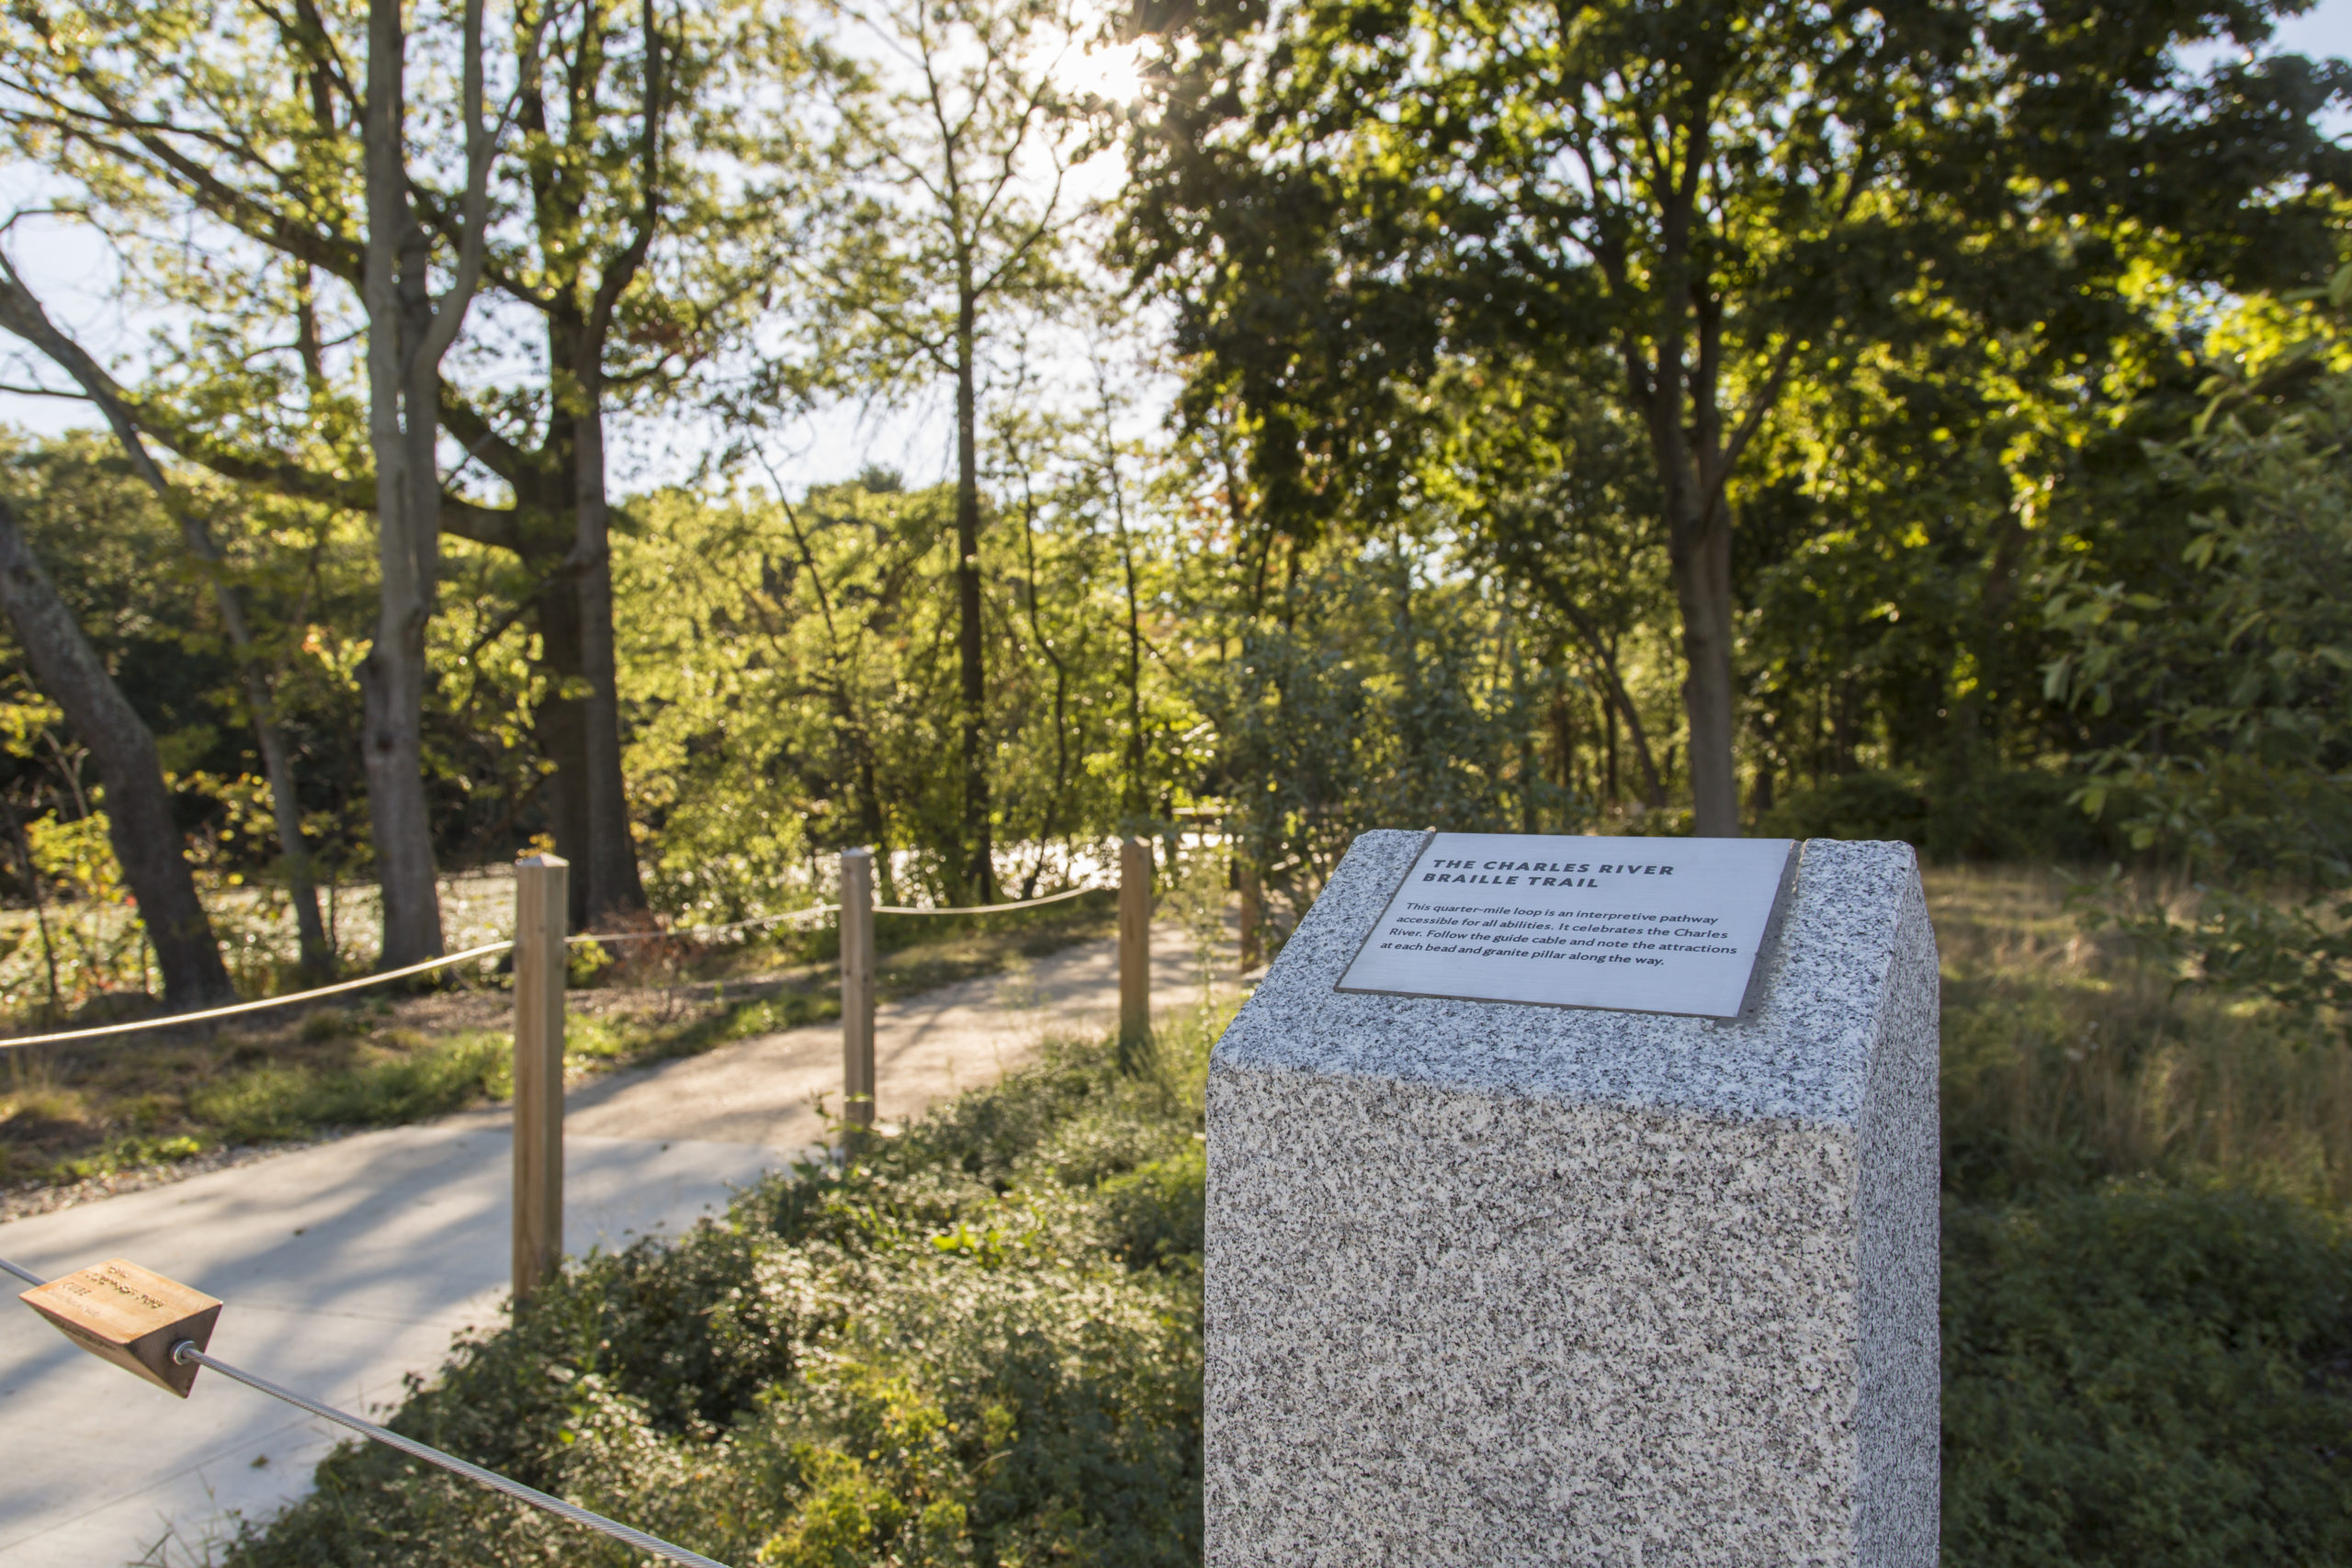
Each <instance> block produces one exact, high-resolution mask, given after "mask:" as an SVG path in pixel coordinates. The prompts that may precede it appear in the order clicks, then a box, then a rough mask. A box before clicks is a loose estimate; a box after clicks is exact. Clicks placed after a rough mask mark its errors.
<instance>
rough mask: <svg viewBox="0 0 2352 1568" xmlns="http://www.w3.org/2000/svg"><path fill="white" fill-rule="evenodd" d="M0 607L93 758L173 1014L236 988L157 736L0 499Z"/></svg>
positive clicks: (118, 853)
mask: <svg viewBox="0 0 2352 1568" xmlns="http://www.w3.org/2000/svg"><path fill="white" fill-rule="evenodd" d="M0 609H5V610H6V612H7V615H8V619H9V622H10V623H11V624H12V625H13V626H15V627H16V628H17V641H18V642H19V643H20V644H21V645H22V646H23V649H24V654H25V662H26V663H27V664H28V665H29V666H30V667H31V669H32V672H33V676H34V678H35V679H36V680H37V681H39V682H40V688H41V690H42V692H43V693H45V694H47V695H48V696H49V698H50V700H51V701H52V702H54V703H56V704H57V705H58V706H59V707H60V708H62V709H63V710H64V713H65V717H66V721H67V722H68V723H70V724H72V725H73V727H74V733H75V734H77V735H79V736H81V738H82V740H83V742H84V744H85V745H87V746H88V747H89V748H90V754H91V755H92V756H93V757H94V758H95V759H96V761H97V764H98V776H99V777H100V778H101V779H103V780H104V781H105V783H106V789H107V798H106V813H107V838H108V839H109V840H111V841H112V843H113V845H114V852H115V858H116V859H117V860H118V861H119V862H121V863H122V873H123V876H124V877H125V879H127V880H128V881H129V882H130V891H131V896H132V897H135V898H137V899H138V900H139V918H140V921H141V924H142V925H144V926H145V928H146V930H147V935H148V939H149V940H150V941H151V942H153V945H154V948H155V961H156V966H157V967H158V968H160V969H161V970H162V971H163V976H164V1001H165V1002H166V1003H167V1004H168V1005H170V1006H171V1007H172V1008H173V1009H175V1010H178V1011H183V1012H185V1011H187V1010H191V1009H195V1008H200V1007H206V1006H209V1005H210V1004H212V1003H215V1002H222V1001H227V1000H230V999H232V997H233V995H234V993H233V992H232V989H231V987H230V985H229V971H228V968H227V966H226V965H224V964H222V963H221V962H220V946H219V944H218V943H216V942H214V941H213V939H212V922H211V921H210V920H209V919H208V918H207V917H206V915H205V913H204V906H203V904H202V903H200V902H199V901H198V898H197V896H196V878H195V876H194V874H192V873H190V871H189V870H188V864H187V852H186V845H185V843H184V841H183V840H182V838H181V835H180V830H179V826H178V824H177V823H175V821H174V820H173V819H172V797H171V792H170V791H169V790H168V789H167V788H166V787H165V786H164V767H163V762H162V760H161V759H160V758H159V757H158V756H157V754H156V751H155V738H154V736H153V734H151V733H150V732H149V731H148V728H147V726H146V725H145V723H144V722H142V721H141V719H140V717H139V715H138V714H137V713H136V712H135V711H133V709H132V708H131V705H130V702H129V701H128V700H127V699H125V698H124V696H123V694H122V691H121V688H119V686H117V685H116V684H115V682H114V677H113V676H112V675H110V674H108V673H107V667H106V664H105V662H104V661H103V660H100V659H99V657H98V650H97V649H95V648H93V647H91V646H90V640H89V638H87V637H84V636H83V635H82V628H81V627H80V626H77V625H75V624H74V617H73V615H71V614H70V613H69V612H68V611H67V610H66V608H65V605H64V604H63V603H62V601H61V600H60V599H59V598H58V597H57V590H56V588H55V587H54V586H53V585H52V584H51V582H50V581H49V577H48V575H47V574H46V573H44V572H43V571H42V570H41V569H40V562H38V561H37V560H35V559H34V558H33V555H32V551H31V548H30V547H28V545H27V544H26V542H25V536H24V530H23V528H22V526H21V525H19V524H18V522H17V514H16V510H15V509H14V508H13V507H11V506H9V505H8V504H7V503H6V502H5V501H0Z"/></svg>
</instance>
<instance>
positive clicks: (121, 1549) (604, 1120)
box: [0, 925, 1229, 1568]
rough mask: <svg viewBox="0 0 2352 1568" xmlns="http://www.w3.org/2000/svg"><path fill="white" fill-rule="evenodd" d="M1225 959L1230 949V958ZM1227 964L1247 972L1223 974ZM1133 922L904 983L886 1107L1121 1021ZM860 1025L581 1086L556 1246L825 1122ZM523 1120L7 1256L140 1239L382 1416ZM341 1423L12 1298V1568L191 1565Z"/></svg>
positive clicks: (289, 1163)
mask: <svg viewBox="0 0 2352 1568" xmlns="http://www.w3.org/2000/svg"><path fill="white" fill-rule="evenodd" d="M1152 948H1153V951H1152V960H1153V963H1152V969H1153V976H1152V978H1153V991H1154V995H1155V998H1156V999H1157V1000H1158V1001H1159V1002H1160V1003H1162V1004H1163V1005H1166V1004H1171V1003H1175V1002H1178V1001H1181V1000H1183V999H1185V998H1186V997H1187V996H1188V995H1189V994H1191V992H1192V990H1193V987H1196V986H1197V984H1198V979H1197V970H1196V969H1195V968H1194V966H1193V957H1192V952H1191V949H1190V947H1189V945H1188V943H1187V942H1186V940H1185V938H1184V936H1183V934H1182V931H1179V930H1178V929H1176V928H1174V927H1173V926H1166V925H1163V926H1159V927H1156V928H1155V929H1154V931H1153V943H1152ZM1228 964H1229V960H1228ZM1228 973H1229V971H1228ZM1117 992H1118V974H1117V962H1116V957H1115V953H1114V944H1113V943H1112V942H1086V943H1083V944H1080V945H1079V946H1075V947H1071V948H1067V949H1064V950H1062V951H1061V952H1059V953H1051V954H1048V955H1046V956H1045V957H1041V958H1037V959H1034V960H1029V961H1027V962H1026V963H1024V964H1017V965H1015V967H1014V968H1012V970H1010V971H1009V972H1007V973H1005V974H1002V975H998V976H988V977H985V978H981V979H975V980H966V981H962V982H959V983H957V984H955V985H950V986H945V987H940V988H939V989H937V990H933V991H929V992H925V993H923V994H922V995H920V996H916V997H912V998H906V999H903V1000H900V1001H897V1002H890V1003H885V1004H884V1005H883V1006H882V1007H881V1008H880V1009H879V1010H878V1015H877V1020H876V1023H877V1041H876V1067H877V1074H876V1076H877V1078H878V1080H879V1088H878V1095H877V1099H878V1101H879V1109H880V1114H881V1116H882V1118H883V1119H884V1120H885V1121H887V1122H898V1121H903V1120H905V1119H906V1118H908V1117H910V1116H912V1115H915V1114H917V1113H919V1112H920V1111H922V1110H923V1109H924V1108H925V1107H926V1106H928V1105H930V1104H932V1103H933V1102H934V1101H935V1100H941V1099H944V1098H945V1097H947V1096H949V1095H952V1094H954V1093H955V1092H956V1091H957V1090H958V1089H966V1088H970V1087H973V1086H974V1085H977V1084H980V1083H985V1082H988V1081H990V1080H992V1079H994V1078H995V1077H997V1076H998V1075H999V1074H1000V1073H1001V1072H1002V1071H1003V1070H1004V1069H1005V1068H1006V1067H1008V1066H1012V1065H1014V1064H1015V1063H1017V1062H1018V1061H1020V1060H1022V1059H1023V1057H1025V1056H1026V1055H1028V1054H1029V1053H1030V1052H1031V1051H1032V1050H1033V1049H1034V1048H1035V1044H1036V1043H1037V1042H1038V1041H1039V1040H1041V1039H1043V1038H1044V1037H1046V1035H1048V1034H1053V1033H1063V1032H1091V1031H1099V1030H1102V1029H1104V1028H1107V1027H1109V1026H1111V1025H1112V1024H1113V1023H1114V1022H1115V1020H1116V1016H1117V1008H1118V997H1117ZM841 1072H842V1055H841V1029H840V1026H839V1025H838V1024H815V1025H809V1026H807V1027H804V1028H799V1029H793V1030H787V1031H786V1032H782V1033H778V1034H772V1035H764V1036H760V1037H757V1038H753V1039H750V1040H745V1041H741V1042H739V1043H734V1044H731V1045H728V1046H724V1047H721V1048H719V1049H718V1050H714V1051H711V1052H709V1053H707V1054H706V1055H700V1056H692V1057H684V1058H681V1059H678V1060H675V1061H671V1062H666V1063H661V1064H656V1065H654V1066H649V1067H642V1068H637V1069H632V1070H629V1071H627V1072H622V1073H616V1074H613V1075H611V1076H609V1077H603V1078H599V1079H594V1080H592V1081H590V1082H588V1083H586V1084H583V1085H580V1086H577V1087H575V1088H574V1089H571V1091H570V1093H569V1094H568V1096H567V1103H566V1115H565V1173H564V1179H565V1200H566V1201H565V1216H564V1245H565V1247H566V1249H567V1250H568V1251H571V1252H575V1253H576V1252H583V1251H585V1250H587V1249H588V1248H590V1247H620V1246H626V1245H628V1243H629V1242H632V1241H634V1240H636V1239H637V1238H639V1237H640V1236H646V1235H660V1234H664V1233H668V1234H675V1233H676V1232H678V1231H680V1230H683V1229H684V1228H686V1227H688V1226H691V1225H692V1224H694V1223H695V1220H696V1219H698V1218H699V1217H701V1216H702V1215H703V1214H705V1213H709V1212H711V1211H713V1210H716V1209H718V1208H719V1207H721V1206H722V1205H723V1204H724V1202H725V1201H726V1199H727V1196H728V1194H729V1190H731V1189H733V1188H736V1187H740V1186H742V1185H745V1184H747V1183H749V1182H752V1181H753V1180H755V1179H758V1178H759V1176H760V1175H761V1174H762V1173H763V1171H765V1170H767V1169H770V1168H774V1167H775V1166H776V1165H778V1164H780V1163H783V1162H785V1161H787V1160H789V1159H791V1158H792V1157H794V1156H797V1155H800V1154H804V1153H807V1152H809V1150H810V1149H812V1147H814V1146H815V1145H820V1143H821V1141H822V1140H823V1138H824V1123H823V1122H822V1120H821V1118H820V1115H819V1113H818V1111H817V1110H816V1108H815V1104H814V1101H815V1100H816V1097H817V1096H818V1095H820V1094H822V1095H824V1096H825V1097H826V1100H827V1103H828V1108H829V1109H832V1110H838V1109H839V1106H840V1098H841ZM512 1151H513V1139H512V1136H511V1133H510V1123H509V1120H508V1117H507V1114H506V1112H505V1111H503V1110H497V1111H473V1112H468V1113H465V1114H462V1115H458V1116H452V1117H447V1118H444V1119H442V1120H440V1121H437V1122H428V1123H424V1124H422V1125H417V1126H409V1127H395V1128H389V1129H386V1130H383V1131H380V1132H373V1133H366V1134H356V1135H355V1136H352V1137H347V1138H343V1139H340V1140H337V1141H335V1142H333V1143H328V1144H323V1145H315V1146H312V1147H308V1148H303V1149H300V1150H297V1151H295V1152H293V1153H289V1154H286V1155H282V1156H277V1157H275V1158H270V1159H265V1160H261V1161H258V1162H255V1163H254V1164H250V1165H243V1166H238V1167H234V1168H230V1169H226V1170H218V1171H213V1172H211V1173H209V1174H208V1175H204V1176H198V1177H192V1178H190V1179H187V1180H186V1181H181V1182H177V1183H175V1184H172V1185H169V1186H164V1187H155V1188H150V1189H147V1190H142V1191H137V1192H130V1193H126V1194H124V1195H122V1196H120V1197H116V1198H110V1199H107V1200H104V1201H97V1202H92V1203H85V1204H82V1205H80V1206H78V1207H75V1208H71V1209H64V1210H60V1211H58V1212H56V1213H48V1214H40V1215H34V1216H31V1217H29V1218H26V1219H20V1220H16V1221H12V1222H10V1223H8V1224H0V1255H5V1256H6V1257H8V1258H13V1259H14V1260H16V1261H17V1262H18V1263H20V1264H22V1265H25V1266H26V1267H28V1268H31V1269H35V1270H38V1271H40V1272H41V1273H43V1274H46V1275H50V1276H52V1277H53V1276H55V1275H60V1274H63V1273H67V1272H69V1271H71V1270H73V1269H78V1268H82V1267H84V1266H85V1265H87V1264H91V1263H96V1262H100V1261H103V1260H105V1259H107V1258H129V1259H130V1260H132V1261H133V1262H136V1263H139V1264H141V1265H144V1266H145V1267H147V1268H149V1269H154V1270H156V1271H157V1272H159V1273H162V1274H165V1275H168V1276H170V1277H171V1278H173V1279H175V1280H180V1281H181V1282H183V1283H185V1284H187V1285H191V1286H194V1287H195V1288H197V1289H198V1290H200V1291H203V1292H207V1293H209V1294H211V1295H214V1296H218V1297H220V1299H221V1300H222V1301H223V1302H225V1303H227V1304H226V1306H225V1307H224V1308H223V1310H222V1312H221V1314H220V1327H219V1329H218V1331H217V1333H216V1335H215V1337H214V1338H213V1342H212V1347H211V1348H212V1350H213V1352H214V1353H215V1354H218V1355H220V1356H221V1357H223V1358H225V1359H229V1360H231V1361H235V1362H238V1363H241V1364H243V1365H244V1366H247V1367H250V1368H252V1369H253V1370H254V1371H257V1372H260V1373H261V1374H263V1375H264V1376H266V1377H269V1378H271V1379H273V1380H274V1381H276V1382H281V1383H284V1384H287V1385H288V1386H290V1387H292V1388H295V1389H297V1390H300V1392H302V1393H309V1394H311V1395H313V1396H315V1397H318V1398H321V1399H323V1400H326V1401H327V1402H329V1403H331V1404H342V1405H344V1406H345V1408H356V1409H358V1410H361V1411H363V1412H367V1411H374V1410H381V1409H384V1408H386V1407H389V1406H390V1405H391V1404H396V1403H397V1402H398V1400H399V1397H400V1394H401V1380H402V1379H403V1378H405V1377H407V1376H409V1375H412V1374H419V1375H429V1374H430V1373H431V1372H432V1371H433V1370H434V1369H435V1367H436V1366H438V1365H439V1363H440V1361H441V1359H442V1358H443V1356H444V1355H445V1354H446V1353H447V1349H448V1346H449V1340H450V1337H451V1336H452V1335H454V1334H456V1333H458V1331H459V1330H461V1329H463V1328H465V1327H466V1326H467V1325H472V1324H481V1325H488V1324H490V1323H492V1322H493V1321H495V1320H496V1318H497V1317H498V1316H499V1314H500V1313H501V1303H502V1301H503V1297H504V1295H505V1292H506V1290H507V1283H508V1278H509V1263H510V1254H509V1218H508V1216H509V1203H510V1197H511V1194H510V1182H511V1172H512V1159H513V1153H512ZM341 1436H342V1434H341V1433H340V1432H339V1430H338V1429H337V1428H335V1427H331V1426H329V1425H327V1424H326V1423H324V1422H322V1421H319V1420H316V1419H314V1418H311V1417H309V1416H302V1415H301V1414H300V1413H299V1412H296V1411H293V1410H291V1409H289V1408H288V1407H287V1406H285V1405H282V1404H277V1403H275V1402H273V1401H271V1400H268V1399H266V1398H264V1397H262V1396H261V1395H259V1394H256V1393H253V1392H251V1391H250V1390H246V1389H241V1388H238V1387H236V1386H235V1385H233V1384H232V1383H230V1382H227V1381H226V1380H225V1379H221V1378H218V1377H213V1376H209V1375H206V1376H203V1377H199V1378H198V1382H197V1386H196V1388H195V1391H194V1393H193V1395H192V1397H190V1398H189V1399H188V1400H187V1401H186V1402H185V1403H183V1402H181V1401H180V1400H178V1399H175V1398H174V1397H173V1396H172V1395H171V1394H169V1393H165V1392H164V1391H163V1390H162V1389H159V1388H154V1387H151V1386H150V1385H148V1384H145V1383H142V1382H140V1381H138V1380H137V1379H135V1378H132V1377H130V1376H129V1375H127V1374H125V1373H123V1372H121V1371H118V1370H116V1369H114V1368H111V1367H108V1366H106V1365H105V1364H103V1363H102V1362H100V1361H98V1360H97V1359H95V1358H93V1357H91V1356H89V1355H87V1354H85V1353H84V1352H83V1351H81V1350H78V1349H76V1348H74V1347H73V1346H71V1345H69V1344H68V1343H67V1342H66V1341H65V1340H64V1338H63V1337H61V1336H60V1335H59V1334H58V1333H57V1332H56V1331H55V1330H53V1329H51V1327H49V1326H48V1325H46V1324H44V1323H42V1322H40V1320H39V1319H38V1318H37V1317H35V1316H34V1315H33V1314H31V1313H30V1312H28V1311H25V1310H23V1309H22V1308H15V1307H12V1311H11V1315H10V1316H9V1317H8V1319H7V1323H6V1329H5V1330H0V1568H55V1565H57V1564H62V1563H74V1564H89V1565H92V1568H101V1565H106V1564H116V1563H130V1562H141V1563H151V1564H155V1565H157V1568H162V1565H164V1564H195V1563H200V1562H205V1561H206V1560H207V1557H208V1548H209V1547H217V1546H218V1545H219V1544H220V1542H221V1541H222V1540H225V1539H226V1538H228V1537H230V1536H232V1535H233V1533H234V1530H235V1518H236V1517H238V1516H242V1517H245V1518H258V1517H266V1516H267V1515H268V1514H269V1513H271V1512H272V1511H274V1510H275V1509H276V1508H277V1507H278V1506H282V1505H283V1504H285V1503H286V1502H288V1501H289V1500H291V1499H292V1498H294V1497H297V1496H300V1495H301V1494H303V1493H304V1492H306V1491H308V1490H309V1488H310V1484H311V1468H312V1467H313V1466H314V1465H315V1464H316V1463H317V1462H318V1461H319V1460H320V1459H321V1458H322V1457H323V1456H324V1455H325V1453H326V1452H327V1450H330V1449H331V1448H333V1447H334V1444H335V1442H336V1441H337V1440H339V1438H340V1437H341Z"/></svg>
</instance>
